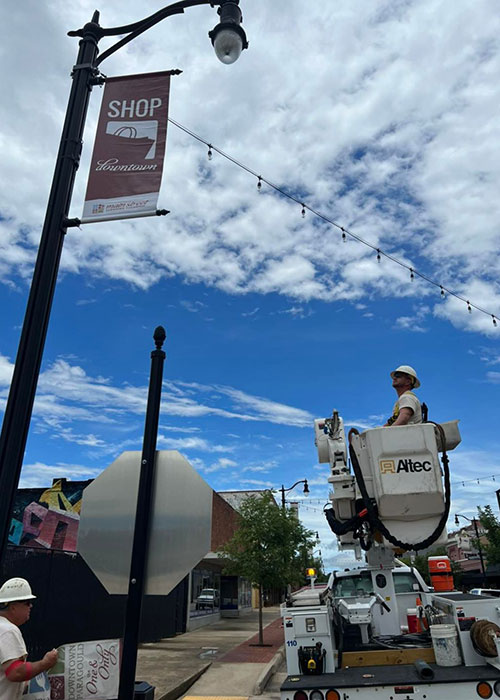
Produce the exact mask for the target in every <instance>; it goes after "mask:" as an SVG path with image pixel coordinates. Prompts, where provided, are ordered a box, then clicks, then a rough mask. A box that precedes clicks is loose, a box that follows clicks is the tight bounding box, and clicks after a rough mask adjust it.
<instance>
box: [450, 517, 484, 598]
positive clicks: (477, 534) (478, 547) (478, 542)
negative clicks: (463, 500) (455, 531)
mask: <svg viewBox="0 0 500 700" xmlns="http://www.w3.org/2000/svg"><path fill="white" fill-rule="evenodd" d="M459 518H464V520H468V521H469V522H470V523H472V524H473V525H474V531H475V533H476V541H477V551H478V553H479V560H480V562H481V573H482V576H483V585H484V582H485V571H484V560H483V550H482V549H481V540H480V539H479V531H478V529H477V519H476V518H468V517H467V516H466V515H462V514H461V513H455V525H460V522H459V520H458V519H459Z"/></svg>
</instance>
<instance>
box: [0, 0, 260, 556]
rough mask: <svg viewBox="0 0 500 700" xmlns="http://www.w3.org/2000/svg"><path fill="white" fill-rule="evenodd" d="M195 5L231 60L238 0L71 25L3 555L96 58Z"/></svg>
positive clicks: (12, 395) (13, 425)
mask: <svg viewBox="0 0 500 700" xmlns="http://www.w3.org/2000/svg"><path fill="white" fill-rule="evenodd" d="M197 5H211V6H212V7H215V6H217V5H218V6H219V8H218V12H219V15H220V22H219V24H218V25H217V26H216V27H215V28H214V29H213V30H212V31H211V32H210V36H211V39H212V42H213V43H214V48H215V49H216V51H217V54H218V55H219V57H220V58H221V60H222V61H223V62H224V63H231V62H232V61H235V60H236V59H237V58H238V56H239V54H240V52H241V50H242V49H245V48H246V47H247V46H248V42H247V40H246V36H245V32H244V31H243V29H242V27H241V26H240V23H241V20H242V15H241V10H240V8H239V7H238V5H239V0H179V2H175V3H173V4H172V5H168V6H166V7H164V8H163V9H161V10H158V12H155V13H154V14H152V15H150V16H149V17H146V18H144V19H142V20H140V21H138V22H135V23H133V24H128V25H125V26H121V27H113V28H104V27H101V26H100V24H99V12H97V11H96V12H94V14H93V17H92V20H91V21H90V22H88V23H87V24H86V25H85V26H84V27H82V28H81V29H78V30H76V31H72V32H68V34H69V36H72V37H80V42H79V51H78V56H77V59H76V63H75V65H74V66H73V71H72V74H71V77H72V86H71V91H70V96H69V100H68V106H67V110H66V116H65V120H64V126H63V131H62V135H61V141H60V145H59V151H58V154H57V159H56V165H55V170H54V177H53V180H52V186H51V190H50V195H49V201H48V205H47V213H46V216H45V222H44V225H43V229H42V234H41V238H40V245H39V248H38V255H37V260H36V264H35V269H34V272H33V279H32V282H31V289H30V293H29V298H28V303H27V306H26V314H25V317H24V323H23V328H22V332H21V338H20V341H19V348H18V352H17V357H16V362H15V365H14V373H13V377H12V382H11V386H10V391H9V397H8V400H7V405H6V408H5V414H4V419H3V425H2V432H1V435H0V562H1V561H3V559H4V556H5V551H6V548H7V543H8V535H9V529H10V517H11V513H12V508H13V503H14V498H15V493H16V489H17V486H18V483H19V477H20V475H21V469H22V463H23V456H24V450H25V447H26V441H27V437H28V429H29V424H30V420H31V414H32V411H33V403H34V399H35V392H36V387H37V383H38V376H39V373H40V365H41V362H42V355H43V349H44V345H45V339H46V336H47V329H48V325H49V317H50V311H51V307H52V301H53V297H54V291H55V287H56V281H57V273H58V270H59V262H60V259H61V253H62V247H63V242H64V237H65V235H66V232H67V230H68V228H69V227H71V226H76V225H78V224H79V221H78V220H77V219H76V220H75V219H73V220H72V219H69V218H68V215H69V208H70V204H71V196H72V193H73V185H74V181H75V177H76V172H77V170H78V166H79V162H80V154H81V151H82V145H83V141H82V137H83V130H84V126H85V120H86V116H87V110H88V104H89V99H90V93H91V91H92V88H93V87H94V86H95V85H101V84H102V83H103V82H105V79H104V77H103V76H102V75H101V74H100V72H99V65H100V64H101V63H102V62H103V61H104V60H105V59H106V58H108V56H111V55H112V54H113V53H115V52H116V51H118V49H120V48H122V46H125V45H126V44H127V43H129V42H130V41H132V40H133V39H135V38H136V37H137V36H139V35H140V34H142V33H144V32H145V31H147V30H148V29H150V28H151V27H153V26H155V25H156V24H158V22H161V21H162V20H163V19H166V18H167V17H170V16H172V15H176V14H182V13H183V12H184V10H185V9H187V8H188V7H194V6H197ZM112 36H120V37H121V38H120V39H119V41H117V42H116V43H115V44H113V45H112V46H111V47H110V48H108V49H107V50H106V51H104V52H103V53H102V54H101V55H100V56H99V57H98V53H99V49H98V43H99V41H100V40H101V39H102V38H103V37H112ZM230 40H231V41H230ZM240 45H241V46H240Z"/></svg>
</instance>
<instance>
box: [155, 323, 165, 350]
mask: <svg viewBox="0 0 500 700" xmlns="http://www.w3.org/2000/svg"><path fill="white" fill-rule="evenodd" d="M166 337H167V334H166V333H165V329H164V328H163V326H157V327H156V328H155V332H154V334H153V340H154V341H155V345H156V349H157V350H161V347H162V345H163V343H164V342H165V338H166Z"/></svg>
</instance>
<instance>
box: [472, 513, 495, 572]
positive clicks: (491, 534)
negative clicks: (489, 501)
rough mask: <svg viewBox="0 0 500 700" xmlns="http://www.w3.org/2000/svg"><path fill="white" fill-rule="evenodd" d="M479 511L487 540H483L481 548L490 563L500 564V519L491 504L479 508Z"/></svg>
mask: <svg viewBox="0 0 500 700" xmlns="http://www.w3.org/2000/svg"><path fill="white" fill-rule="evenodd" d="M477 510H478V512H479V522H480V523H481V525H482V526H483V528H484V530H485V534H486V538H487V540H488V541H487V542H484V543H483V540H481V549H482V550H483V554H484V556H485V558H486V559H487V560H488V564H500V521H499V520H498V518H497V517H496V515H494V514H493V511H492V510H491V506H485V507H484V508H481V507H480V506H478V508H477Z"/></svg>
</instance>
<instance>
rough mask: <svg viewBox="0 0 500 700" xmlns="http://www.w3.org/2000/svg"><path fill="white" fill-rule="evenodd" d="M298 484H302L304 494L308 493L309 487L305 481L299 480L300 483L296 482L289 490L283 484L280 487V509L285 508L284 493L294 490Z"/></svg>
mask: <svg viewBox="0 0 500 700" xmlns="http://www.w3.org/2000/svg"><path fill="white" fill-rule="evenodd" d="M298 484H304V493H309V486H308V485H307V479H300V481H296V482H295V483H294V485H293V486H290V488H289V489H286V488H285V487H284V486H283V484H282V485H281V489H280V491H281V507H282V508H284V507H285V493H286V491H291V490H292V489H294V488H295V487H296V486H297V485H298Z"/></svg>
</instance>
